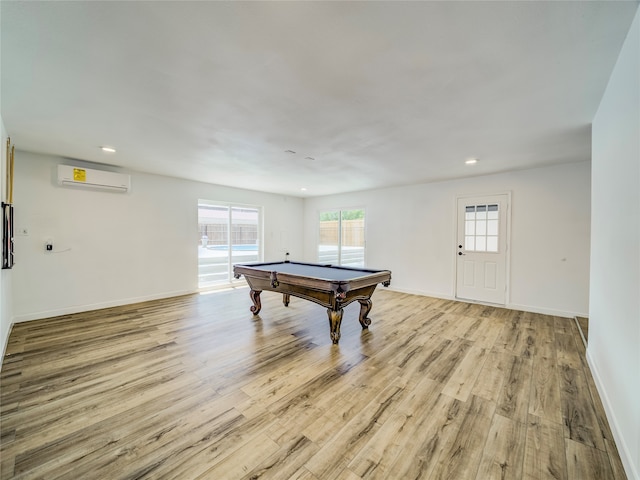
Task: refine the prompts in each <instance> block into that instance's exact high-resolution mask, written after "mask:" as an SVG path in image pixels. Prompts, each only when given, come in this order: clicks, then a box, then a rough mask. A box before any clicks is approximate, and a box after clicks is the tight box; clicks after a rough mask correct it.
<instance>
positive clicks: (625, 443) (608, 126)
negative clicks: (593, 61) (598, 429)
mask: <svg viewBox="0 0 640 480" xmlns="http://www.w3.org/2000/svg"><path fill="white" fill-rule="evenodd" d="M639 23H640V13H637V14H636V17H635V20H634V22H633V24H632V26H631V30H630V31H629V34H628V36H627V39H626V41H625V44H624V46H623V48H622V50H621V52H620V56H619V57H618V61H617V64H616V66H615V68H614V70H613V73H612V74H611V78H610V79H609V84H608V86H607V89H606V91H605V94H604V96H603V98H602V101H601V103H600V106H599V109H598V112H597V114H596V116H595V119H594V121H593V137H592V143H593V148H592V155H593V160H592V162H593V165H592V168H593V173H592V176H593V186H592V206H591V215H592V217H591V218H592V229H591V301H590V304H589V312H590V320H589V347H588V352H587V353H588V359H589V364H590V365H591V370H592V372H593V373H594V377H595V379H596V383H597V385H598V389H599V391H600V396H601V397H602V399H603V401H604V403H605V408H606V410H607V415H608V417H609V421H610V423H611V424H612V427H613V429H614V434H615V436H616V443H617V445H618V449H619V451H620V455H621V457H622V460H623V463H624V465H625V469H626V472H627V476H628V477H629V478H630V479H636V480H638V479H640V73H639V72H640V62H639V58H640V24H639Z"/></svg>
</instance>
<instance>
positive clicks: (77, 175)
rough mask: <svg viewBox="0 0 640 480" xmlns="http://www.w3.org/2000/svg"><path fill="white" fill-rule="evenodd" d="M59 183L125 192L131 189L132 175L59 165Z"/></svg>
mask: <svg viewBox="0 0 640 480" xmlns="http://www.w3.org/2000/svg"><path fill="white" fill-rule="evenodd" d="M58 183H59V184H60V185H64V186H70V187H85V188H95V189H102V190H111V191H113V192H123V193H124V192H128V191H129V190H130V189H131V175H126V174H124V173H115V172H106V171H104V170H93V169H90V168H81V167H73V166H71V165H58Z"/></svg>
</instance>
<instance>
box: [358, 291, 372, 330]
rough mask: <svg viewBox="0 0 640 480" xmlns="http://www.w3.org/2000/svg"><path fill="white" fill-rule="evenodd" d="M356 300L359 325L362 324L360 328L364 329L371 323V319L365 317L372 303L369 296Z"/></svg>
mask: <svg viewBox="0 0 640 480" xmlns="http://www.w3.org/2000/svg"><path fill="white" fill-rule="evenodd" d="M358 301H359V302H360V318H359V320H360V325H362V328H363V329H365V328H368V327H369V325H371V320H370V319H369V318H367V315H368V314H369V312H370V311H371V305H372V303H371V299H370V298H367V299H365V300H358Z"/></svg>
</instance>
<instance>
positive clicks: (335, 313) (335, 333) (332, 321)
mask: <svg viewBox="0 0 640 480" xmlns="http://www.w3.org/2000/svg"><path fill="white" fill-rule="evenodd" d="M327 313H328V314H329V327H330V329H331V341H332V342H333V343H338V340H340V324H341V323H342V314H343V313H344V310H343V309H342V308H340V309H338V310H332V309H331V308H328V309H327Z"/></svg>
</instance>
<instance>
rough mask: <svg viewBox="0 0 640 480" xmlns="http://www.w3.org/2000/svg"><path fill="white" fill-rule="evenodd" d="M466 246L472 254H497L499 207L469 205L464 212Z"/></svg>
mask: <svg viewBox="0 0 640 480" xmlns="http://www.w3.org/2000/svg"><path fill="white" fill-rule="evenodd" d="M464 218H465V221H464V235H465V238H464V246H465V250H467V251H472V252H497V251H498V235H499V233H498V232H499V223H498V222H499V206H498V205H496V204H492V205H467V206H465V212H464Z"/></svg>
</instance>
